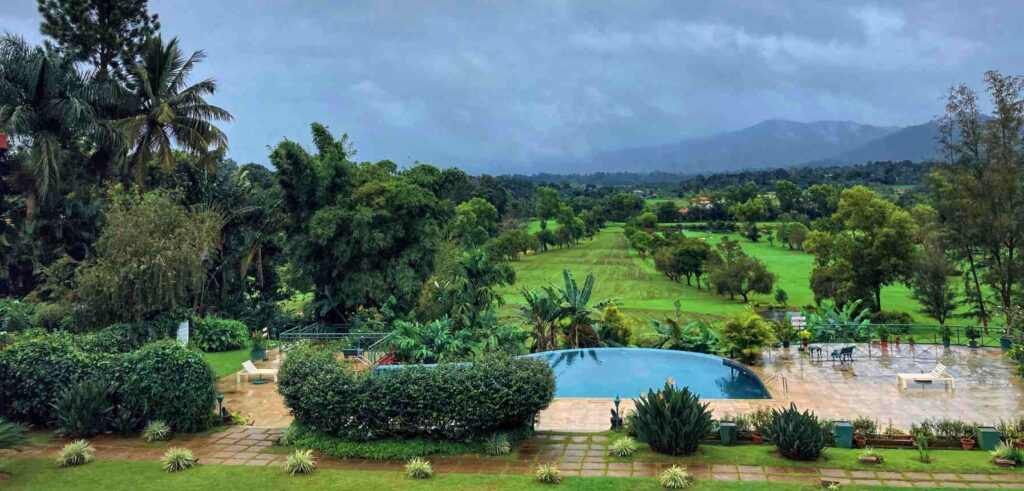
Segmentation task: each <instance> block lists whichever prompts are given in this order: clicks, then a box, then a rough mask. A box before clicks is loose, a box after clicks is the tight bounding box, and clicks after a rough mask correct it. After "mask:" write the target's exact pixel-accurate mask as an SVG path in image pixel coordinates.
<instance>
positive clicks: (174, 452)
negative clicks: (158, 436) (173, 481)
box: [160, 447, 199, 472]
mask: <svg viewBox="0 0 1024 491" xmlns="http://www.w3.org/2000/svg"><path fill="white" fill-rule="evenodd" d="M197 465H199V459H196V457H195V455H193V454H192V451H191V450H189V449H187V448H176V447H172V448H169V449H167V451H166V452H164V456H163V457H162V458H161V459H160V466H161V467H163V468H164V470H165V471H167V472H181V471H184V470H188V469H191V468H193V467H195V466H197Z"/></svg>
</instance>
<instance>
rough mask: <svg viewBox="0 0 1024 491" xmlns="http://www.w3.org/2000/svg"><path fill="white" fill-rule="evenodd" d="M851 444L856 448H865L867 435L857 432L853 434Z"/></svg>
mask: <svg viewBox="0 0 1024 491" xmlns="http://www.w3.org/2000/svg"><path fill="white" fill-rule="evenodd" d="M853 444H854V445H855V446H856V447H857V448H867V446H868V437H866V436H864V434H863V433H860V432H857V433H854V434H853Z"/></svg>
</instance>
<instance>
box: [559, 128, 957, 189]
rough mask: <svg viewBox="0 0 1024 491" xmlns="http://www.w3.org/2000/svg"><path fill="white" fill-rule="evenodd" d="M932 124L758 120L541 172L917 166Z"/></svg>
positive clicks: (926, 151) (930, 146)
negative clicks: (911, 163) (887, 163)
mask: <svg viewBox="0 0 1024 491" xmlns="http://www.w3.org/2000/svg"><path fill="white" fill-rule="evenodd" d="M938 136H939V125H938V123H936V122H935V121H929V122H927V123H924V124H919V125H914V126H907V127H896V126H874V125H868V124H860V123H855V122H850V121H814V122H810V123H801V122H797V121H787V120H782V119H771V120H767V121H762V122H760V123H757V124H755V125H753V126H750V127H748V128H744V129H741V130H737V131H729V132H725V133H718V134H715V135H711V136H708V137H703V138H692V139H687V140H682V141H679V142H677V143H670V144H665V145H655V146H647V147H636V148H625V149H621V150H612V151H606V152H599V153H595V154H592V155H590V156H589V157H584V158H575V159H571V160H568V159H566V160H559V161H550V162H545V163H544V165H543V166H542V167H543V168H544V169H545V172H551V173H562V174H566V173H568V174H572V173H576V172H579V169H581V168H586V169H587V170H588V171H589V172H591V173H593V172H599V173H600V172H612V173H614V172H625V173H649V172H665V173H672V174H679V175H694V174H716V173H723V172H737V171H744V170H754V169H765V168H770V167H794V166H830V165H849V164H865V163H867V162H872V161H896V162H898V161H905V160H910V161H914V162H922V161H926V160H930V159H933V158H937V157H938V143H937V138H938Z"/></svg>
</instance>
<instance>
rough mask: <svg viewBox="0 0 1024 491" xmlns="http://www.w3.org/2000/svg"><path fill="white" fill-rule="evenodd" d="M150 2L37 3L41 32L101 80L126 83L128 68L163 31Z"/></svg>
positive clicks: (41, 0) (42, 0) (69, 0)
mask: <svg viewBox="0 0 1024 491" xmlns="http://www.w3.org/2000/svg"><path fill="white" fill-rule="evenodd" d="M147 3H148V2H147V0H38V8H39V13H40V14H41V15H42V16H43V22H42V25H41V26H40V30H41V31H42V32H43V34H44V35H46V36H47V37H49V38H50V39H52V40H53V41H54V42H56V44H57V46H58V47H59V48H60V49H61V50H62V51H64V52H65V53H67V54H68V56H70V57H71V59H73V60H74V61H87V62H89V63H90V64H92V66H94V67H96V76H97V77H98V78H100V79H105V78H115V79H118V80H121V81H125V80H127V67H129V66H131V65H132V64H133V63H134V62H135V58H136V57H137V56H138V54H139V52H140V51H141V48H142V46H143V44H144V43H145V40H146V39H148V38H149V37H151V36H153V35H154V34H156V32H157V31H159V30H160V21H159V19H158V16H157V15H156V14H153V15H149V12H148V11H147V9H146V7H147Z"/></svg>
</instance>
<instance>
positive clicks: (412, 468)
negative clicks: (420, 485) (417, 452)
mask: <svg viewBox="0 0 1024 491" xmlns="http://www.w3.org/2000/svg"><path fill="white" fill-rule="evenodd" d="M433 475H434V467H433V466H432V465H430V462H428V461H427V460H425V459H423V458H421V457H413V458H411V459H409V461H408V462H406V463H405V477H408V478H409V479H428V478H430V477H432V476H433Z"/></svg>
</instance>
